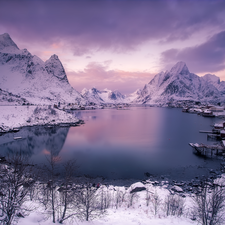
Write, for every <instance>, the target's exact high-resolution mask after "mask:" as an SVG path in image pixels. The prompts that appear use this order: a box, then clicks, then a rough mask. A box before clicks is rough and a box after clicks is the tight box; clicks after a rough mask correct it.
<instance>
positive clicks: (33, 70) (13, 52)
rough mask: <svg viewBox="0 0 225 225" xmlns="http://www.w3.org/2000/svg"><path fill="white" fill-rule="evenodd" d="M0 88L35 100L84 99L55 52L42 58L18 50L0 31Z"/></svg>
mask: <svg viewBox="0 0 225 225" xmlns="http://www.w3.org/2000/svg"><path fill="white" fill-rule="evenodd" d="M0 88H1V89H2V90H4V91H7V92H11V93H12V94H14V95H18V96H21V97H23V98H25V99H27V100H28V101H29V102H30V103H34V104H52V103H58V102H61V103H82V104H85V103H86V100H85V99H84V98H83V97H82V96H81V94H80V93H78V92H77V91H76V90H75V89H74V88H73V87H71V85H70V84H69V82H68V79H67V76H66V73H65V70H64V68H63V65H62V63H61V62H60V60H59V58H58V56H57V55H52V56H51V57H50V59H49V60H47V61H46V62H43V61H42V60H41V59H40V58H38V57H37V56H35V55H31V53H30V52H28V51H27V50H26V49H23V50H20V49H19V48H18V46H17V45H16V44H15V43H14V42H13V40H12V39H11V37H10V36H9V34H7V33H5V34H2V35H0Z"/></svg>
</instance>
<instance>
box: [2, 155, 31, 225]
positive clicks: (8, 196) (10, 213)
mask: <svg viewBox="0 0 225 225" xmlns="http://www.w3.org/2000/svg"><path fill="white" fill-rule="evenodd" d="M34 183H35V176H34V170H33V165H31V164H30V163H29V161H28V159H27V158H26V157H25V156H24V155H23V154H22V153H21V152H18V153H14V154H13V155H10V156H8V157H7V158H6V162H5V163H4V164H2V165H1V171H0V190H1V191H0V222H1V224H4V225H10V224H12V222H13V221H14V220H15V219H17V218H18V217H23V216H24V215H23V213H22V212H23V211H24V210H27V212H28V209H26V208H25V207H23V203H24V202H25V201H28V198H27V196H28V193H29V191H31V189H32V188H33V186H34Z"/></svg>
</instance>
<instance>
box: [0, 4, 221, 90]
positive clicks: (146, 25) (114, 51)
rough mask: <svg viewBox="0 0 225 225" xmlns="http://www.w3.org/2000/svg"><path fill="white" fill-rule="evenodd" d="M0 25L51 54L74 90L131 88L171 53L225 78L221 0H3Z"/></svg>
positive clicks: (172, 58)
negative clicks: (59, 63)
mask: <svg viewBox="0 0 225 225" xmlns="http://www.w3.org/2000/svg"><path fill="white" fill-rule="evenodd" d="M0 33H1V34H2V33H9V34H10V36H11V38H12V39H13V40H14V41H15V43H16V44H17V45H18V47H19V48H21V49H22V48H27V49H28V50H29V51H30V52H31V53H32V54H35V55H37V56H39V57H40V58H41V59H43V60H47V59H48V58H49V57H50V56H51V55H52V54H54V53H55V54H57V55H58V56H59V58H60V60H61V61H62V63H63V65H64V67H65V69H66V72H67V75H68V78H69V81H70V83H71V84H72V86H73V87H74V88H75V89H77V90H78V91H81V90H82V89H83V88H84V87H86V88H91V87H93V86H94V87H96V88H99V89H103V88H105V87H107V88H109V89H112V90H114V89H118V90H119V91H121V92H122V93H124V94H126V93H131V92H133V91H135V90H136V89H137V88H143V86H144V84H145V83H148V82H149V81H150V80H151V79H152V77H153V76H154V74H156V73H158V72H160V71H162V70H165V69H170V68H171V66H173V65H174V64H175V63H176V62H177V61H185V62H186V64H187V66H188V68H189V70H190V71H191V72H194V73H196V74H198V75H204V74H205V73H213V74H216V75H217V76H220V77H221V80H225V1H224V0H223V1H222V0H220V1H219V0H211V1H209V0H208V1H206V0H204V1H203V0H199V1H195V0H189V1H188V0H183V1H181V0H179V1H173V0H164V1H160V0H159V1H156V0H152V1H151V0H149V1H147V0H145V1H144V0H101V1H100V0H89V1H86V0H77V1H72V0H70V1H69V0H61V1H60V0H55V1H51V0H45V1H42V0H33V1H23V0H21V1H12V0H9V1H6V0H2V1H0Z"/></svg>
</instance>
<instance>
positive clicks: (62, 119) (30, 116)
mask: <svg viewBox="0 0 225 225" xmlns="http://www.w3.org/2000/svg"><path fill="white" fill-rule="evenodd" d="M78 122H79V119H78V118H77V117H75V116H73V115H72V114H70V113H67V112H65V111H63V110H59V109H57V108H53V107H51V106H1V113H0V133H1V132H8V131H10V130H13V129H14V128H20V127H24V126H34V125H39V126H42V125H58V124H65V123H69V124H74V123H78Z"/></svg>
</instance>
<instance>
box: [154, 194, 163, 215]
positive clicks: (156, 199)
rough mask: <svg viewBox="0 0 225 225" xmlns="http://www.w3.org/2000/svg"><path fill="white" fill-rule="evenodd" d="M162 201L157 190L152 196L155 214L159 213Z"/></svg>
mask: <svg viewBox="0 0 225 225" xmlns="http://www.w3.org/2000/svg"><path fill="white" fill-rule="evenodd" d="M161 202H162V200H161V199H160V197H159V195H158V193H157V191H155V193H154V195H153V196H152V205H153V210H154V214H155V215H157V213H158V211H159V207H160V205H161Z"/></svg>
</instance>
